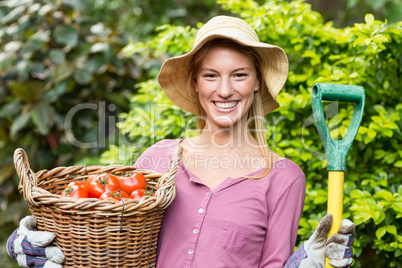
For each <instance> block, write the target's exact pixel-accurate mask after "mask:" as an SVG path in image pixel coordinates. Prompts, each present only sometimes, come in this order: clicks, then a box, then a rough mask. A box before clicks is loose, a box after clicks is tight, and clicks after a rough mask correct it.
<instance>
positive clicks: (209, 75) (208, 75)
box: [203, 74, 216, 78]
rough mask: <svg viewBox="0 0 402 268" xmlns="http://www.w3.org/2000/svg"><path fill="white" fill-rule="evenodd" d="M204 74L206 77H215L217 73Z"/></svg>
mask: <svg viewBox="0 0 402 268" xmlns="http://www.w3.org/2000/svg"><path fill="white" fill-rule="evenodd" d="M203 76H204V77H206V78H214V77H216V75H215V74H204V75H203Z"/></svg>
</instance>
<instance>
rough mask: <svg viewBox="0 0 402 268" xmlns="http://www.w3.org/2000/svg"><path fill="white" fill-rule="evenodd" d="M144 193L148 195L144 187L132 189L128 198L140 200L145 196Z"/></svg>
mask: <svg viewBox="0 0 402 268" xmlns="http://www.w3.org/2000/svg"><path fill="white" fill-rule="evenodd" d="M146 195H150V194H149V191H148V190H145V189H137V190H134V191H133V192H132V193H131V195H130V198H131V199H136V200H140V199H141V197H143V196H146Z"/></svg>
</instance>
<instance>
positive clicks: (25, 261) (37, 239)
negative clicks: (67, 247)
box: [7, 216, 65, 268]
mask: <svg viewBox="0 0 402 268" xmlns="http://www.w3.org/2000/svg"><path fill="white" fill-rule="evenodd" d="M55 237H56V235H55V234H54V233H51V232H43V231H37V230H36V218H35V217H34V216H26V217H25V218H23V219H22V220H21V222H20V227H19V228H17V230H15V231H14V232H13V234H12V235H11V236H10V237H9V238H8V241H7V252H8V255H10V257H11V258H13V259H14V260H17V262H18V264H19V265H20V266H21V267H41V268H42V267H44V268H56V267H60V268H61V267H62V265H61V264H62V263H63V262H64V259H65V256H64V254H63V252H62V251H61V250H60V249H59V248H58V247H55V246H49V244H50V243H51V242H52V241H53V239H54V238H55Z"/></svg>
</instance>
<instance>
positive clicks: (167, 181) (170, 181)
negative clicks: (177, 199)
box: [156, 145, 183, 207]
mask: <svg viewBox="0 0 402 268" xmlns="http://www.w3.org/2000/svg"><path fill="white" fill-rule="evenodd" d="M182 152H183V147H182V146H180V145H178V146H176V148H175V151H174V155H173V157H172V159H171V160H170V167H169V170H168V171H167V172H166V173H165V174H164V175H162V176H161V177H160V178H159V180H158V184H157V186H158V190H157V191H156V192H158V191H159V190H161V191H162V190H169V189H173V190H175V189H174V187H175V177H176V173H177V169H178V167H179V163H180V159H181V154H182ZM175 192H176V191H174V193H173V194H174V195H176V193H175ZM172 201H173V198H172V199H171V201H170V202H172ZM170 202H169V203H168V204H166V206H165V207H167V206H169V205H170Z"/></svg>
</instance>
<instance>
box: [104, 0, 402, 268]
mask: <svg viewBox="0 0 402 268" xmlns="http://www.w3.org/2000/svg"><path fill="white" fill-rule="evenodd" d="M219 3H220V4H222V6H223V8H224V9H227V10H229V11H231V12H233V13H234V14H235V15H237V16H240V17H242V18H243V19H245V20H246V21H247V22H249V23H250V24H251V25H252V26H253V28H254V29H255V30H256V31H257V34H258V36H259V37H260V40H261V41H263V42H267V43H270V44H275V45H279V46H281V47H283V48H284V50H285V51H286V53H287V55H288V58H289V62H290V70H289V78H288V81H287V83H286V85H285V87H284V89H283V91H282V92H281V94H279V96H278V101H279V103H281V106H282V108H280V109H278V110H277V111H275V112H273V113H271V114H270V115H268V116H267V118H266V119H267V122H269V125H268V126H267V129H268V130H269V132H268V134H267V139H268V142H269V144H270V146H271V148H273V150H274V151H276V152H278V153H279V154H281V155H283V156H286V157H288V158H290V159H291V160H293V161H294V162H296V163H297V164H299V165H300V166H301V167H302V169H303V170H304V172H305V174H306V178H307V196H306V202H305V207H304V213H303V217H302V220H301V222H300V227H299V233H298V234H299V236H298V239H299V243H301V242H302V241H304V240H305V239H307V238H308V237H309V236H310V235H311V233H312V232H313V230H314V228H315V227H316V226H317V224H318V222H319V220H320V219H321V218H322V217H323V216H324V215H325V213H326V212H325V211H326V207H325V204H326V201H327V185H326V178H327V171H326V160H325V155H324V150H323V147H322V144H321V141H320V139H319V136H318V134H317V131H316V129H315V126H314V123H313V119H312V112H311V108H310V107H311V88H312V86H313V84H314V83H317V82H330V83H339V84H353V85H360V86H363V87H364V88H365V91H366V107H365V114H364V118H363V121H362V127H361V128H360V130H359V133H358V135H357V138H356V141H355V142H354V144H353V146H352V148H351V151H350V152H349V157H348V162H347V172H346V175H345V198H344V211H345V213H344V217H345V218H351V219H352V220H353V221H354V222H355V224H356V229H357V231H356V234H355V238H356V241H355V244H354V251H355V256H356V261H355V263H354V267H365V266H367V267H371V265H372V264H373V263H375V265H376V266H377V267H385V266H390V267H402V266H401V265H402V264H401V263H400V262H399V263H397V260H398V259H400V255H401V253H402V221H401V216H402V200H401V198H402V192H401V191H402V185H401V181H400V178H401V165H402V164H401V163H402V150H401V149H400V146H399V144H401V143H402V135H401V127H402V120H401V118H402V104H401V100H402V97H401V95H400V92H401V89H402V86H401V80H400V77H401V72H402V65H401V60H402V51H401V48H402V22H397V23H396V24H392V25H391V24H388V23H387V22H386V21H385V22H382V21H378V20H375V18H374V16H373V15H371V14H367V15H366V16H365V17H364V20H365V23H356V24H355V25H354V26H353V27H346V28H335V27H333V24H332V23H331V22H327V23H324V20H323V18H322V16H321V15H320V14H319V13H317V12H314V11H312V10H311V7H310V5H308V4H306V3H304V2H303V1H299V0H298V1H291V2H288V1H280V0H272V1H266V2H265V3H262V4H259V3H257V2H254V1H252V0H247V1H240V0H219ZM201 25H202V23H199V24H198V25H197V28H199V27H200V26H201ZM158 30H159V33H158V35H156V36H155V38H154V39H153V40H149V41H147V42H131V43H130V44H129V45H128V46H127V47H126V48H125V49H124V52H125V53H126V55H127V56H128V57H132V56H134V55H136V56H139V55H140V56H142V57H145V58H147V60H149V61H150V60H154V61H161V60H163V59H165V58H166V57H167V56H173V55H178V54H182V53H185V52H187V51H188V50H189V48H190V47H191V45H192V40H193V38H194V35H195V32H196V30H197V29H194V28H190V27H187V28H183V27H182V26H178V27H177V26H171V25H165V26H163V27H160V28H159V29H158ZM155 67H156V68H159V66H158V65H157V64H155ZM157 71H158V69H152V68H151V69H150V73H151V74H152V75H153V76H154V77H153V78H152V79H151V80H149V81H147V82H144V83H142V84H140V85H139V87H138V94H137V95H135V96H134V97H132V99H131V110H130V112H128V113H123V114H122V115H121V119H122V121H121V122H120V123H119V128H121V131H122V132H123V133H129V135H130V137H131V139H132V141H133V144H131V145H129V146H124V148H123V150H120V149H121V148H120V147H114V148H112V149H111V150H109V151H108V152H106V153H105V154H104V155H103V158H102V161H103V162H104V163H115V162H121V161H122V159H128V161H131V162H132V161H133V159H134V160H135V157H136V156H137V155H138V154H140V153H141V152H142V151H143V150H144V149H146V148H147V147H149V146H150V145H151V144H153V143H155V142H156V141H157V140H160V139H163V138H177V137H188V136H192V135H194V123H193V121H194V120H193V118H194V117H193V116H191V115H190V114H188V113H185V112H183V111H180V110H178V109H177V108H175V107H173V106H171V104H170V103H169V101H168V99H167V98H166V97H165V96H164V94H163V92H162V91H161V90H160V89H159V87H158V85H157V82H156V73H157ZM155 109H156V110H157V111H156V112H155ZM352 110H353V107H352V106H351V105H347V104H344V103H335V104H328V103H325V111H326V116H327V118H328V122H327V123H328V127H329V129H330V130H331V135H332V137H333V138H334V139H342V138H343V137H344V135H345V133H346V131H347V128H348V126H349V123H350V118H351V112H352ZM138 118H141V121H138ZM148 124H149V125H148ZM373 253H375V254H373Z"/></svg>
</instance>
